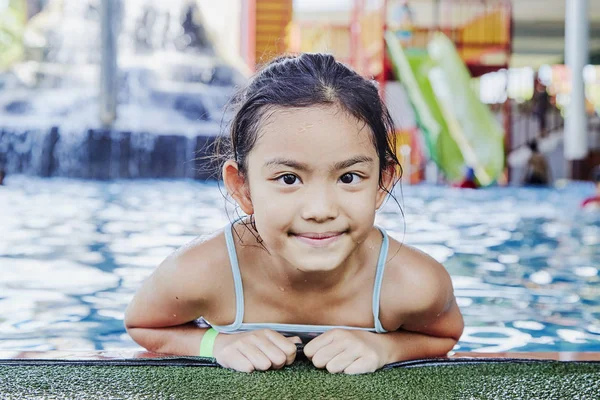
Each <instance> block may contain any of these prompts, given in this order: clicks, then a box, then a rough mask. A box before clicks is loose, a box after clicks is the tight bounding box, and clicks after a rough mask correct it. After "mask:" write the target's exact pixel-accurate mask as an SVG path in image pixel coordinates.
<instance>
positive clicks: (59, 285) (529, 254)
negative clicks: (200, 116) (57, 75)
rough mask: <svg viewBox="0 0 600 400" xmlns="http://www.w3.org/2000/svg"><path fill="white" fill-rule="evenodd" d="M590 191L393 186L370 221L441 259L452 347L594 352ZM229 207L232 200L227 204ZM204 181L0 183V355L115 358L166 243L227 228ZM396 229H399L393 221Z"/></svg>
mask: <svg viewBox="0 0 600 400" xmlns="http://www.w3.org/2000/svg"><path fill="white" fill-rule="evenodd" d="M591 192H592V187H591V185H587V184H583V183H580V184H569V185H567V186H565V187H563V188H554V189H523V188H491V189H485V190H479V191H465V190H458V189H451V188H445V187H436V186H408V187H403V188H402V190H398V191H397V194H398V196H399V199H400V201H401V203H403V210H404V217H403V216H402V215H401V213H400V212H399V210H398V208H397V206H396V205H395V204H394V203H393V202H392V201H388V202H387V204H386V205H385V207H384V208H383V210H382V212H381V213H380V214H379V215H378V217H377V218H378V219H377V222H378V224H380V225H381V226H383V227H385V228H386V229H388V232H389V233H390V234H391V235H392V236H394V237H396V238H397V239H400V240H403V241H404V242H405V243H408V244H411V245H414V246H417V247H419V248H421V249H422V250H424V251H426V252H427V253H429V254H431V255H432V256H434V257H435V258H436V259H438V260H439V261H441V262H443V263H444V265H445V266H446V268H447V269H448V270H449V271H450V273H451V274H452V276H453V281H454V286H455V292H456V296H457V299H458V302H459V305H460V307H461V310H462V312H463V315H464V317H465V323H466V329H465V333H464V335H463V337H462V338H461V341H460V342H459V344H458V346H457V350H460V351H469V350H476V351H483V352H501V351H600V285H599V284H598V283H599V282H600V275H599V273H598V268H599V267H600V216H598V215H594V214H591V213H583V212H581V211H579V210H578V207H579V203H580V202H581V200H582V199H583V198H584V197H585V196H586V195H588V194H590V193H591ZM227 207H228V209H229V210H231V209H232V208H231V205H227ZM225 208H226V202H225V200H224V199H223V196H222V195H221V193H220V191H219V188H218V187H217V185H216V184H215V183H201V182H196V181H188V180H181V181H117V182H94V181H81V180H69V179H39V178H31V177H21V176H10V177H9V178H8V179H7V186H6V187H0V229H1V230H0V350H9V351H11V350H42V351H44V350H104V349H106V350H115V349H124V348H135V347H137V345H136V344H135V343H134V342H133V341H132V340H131V339H130V338H129V337H128V336H127V334H126V333H125V330H124V328H123V313H124V310H125V307H126V305H127V303H128V302H129V300H130V298H131V296H132V295H133V293H134V291H135V290H136V289H137V288H138V287H139V285H140V283H141V281H142V280H143V279H144V278H145V277H146V276H148V275H149V274H150V273H151V271H152V270H153V268H155V267H156V266H157V265H158V264H159V263H160V262H161V261H162V259H163V258H164V257H165V256H166V255H168V254H169V253H170V252H171V251H173V250H174V249H175V248H177V247H178V246H180V245H182V244H184V243H186V242H188V241H189V240H190V239H192V238H194V237H196V236H198V235H205V234H210V233H211V232H213V231H214V230H216V229H218V228H220V227H222V226H224V225H225V224H226V223H228V217H227V214H226V213H225ZM404 222H406V224H404Z"/></svg>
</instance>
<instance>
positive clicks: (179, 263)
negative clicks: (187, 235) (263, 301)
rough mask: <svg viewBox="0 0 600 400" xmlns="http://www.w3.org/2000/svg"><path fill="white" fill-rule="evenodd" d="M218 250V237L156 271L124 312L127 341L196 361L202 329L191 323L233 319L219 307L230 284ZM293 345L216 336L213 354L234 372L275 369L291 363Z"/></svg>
mask: <svg viewBox="0 0 600 400" xmlns="http://www.w3.org/2000/svg"><path fill="white" fill-rule="evenodd" d="M219 246H220V248H219ZM224 246H225V243H224V238H223V236H222V235H221V236H220V237H217V238H214V239H211V240H209V241H208V242H206V243H202V244H201V245H199V246H196V247H194V246H188V248H187V249H182V250H180V251H179V252H177V253H175V254H174V255H173V256H171V257H169V258H168V259H167V260H165V261H164V262H163V263H162V264H161V265H160V266H159V267H158V268H157V270H156V271H155V272H154V273H153V274H152V275H151V276H150V277H149V278H148V279H147V280H146V281H145V282H144V283H143V285H142V287H141V288H140V289H139V290H138V292H137V293H136V294H135V296H134V298H133V300H132V301H131V303H130V304H129V306H128V307H127V311H126V312H125V326H126V328H127V332H128V333H129V334H130V335H131V337H132V338H133V340H135V341H136V342H137V343H138V344H139V345H141V346H143V347H145V348H146V349H147V350H150V351H153V352H157V353H168V354H176V355H191V356H197V355H199V353H200V342H201V341H202V337H203V336H204V334H205V332H206V329H204V328H200V327H199V326H198V325H197V324H196V323H195V320H196V319H198V318H199V317H200V316H207V315H220V316H223V314H224V313H227V312H229V313H231V318H233V316H234V314H235V310H233V309H232V310H229V311H227V307H226V306H223V303H224V301H223V299H227V298H233V297H234V289H233V278H232V277H231V273H230V272H227V271H228V269H227V268H223V266H224V265H227V264H228V263H229V259H228V258H227V252H226V251H225V249H224ZM215 255H216V256H215ZM219 255H224V257H223V256H221V257H219ZM224 271H225V272H224ZM228 285H230V287H229V288H228ZM224 319H227V318H224ZM295 343H300V339H299V338H298V337H292V338H286V337H284V336H283V335H281V334H279V333H277V332H275V331H269V330H261V331H256V332H246V333H237V334H219V335H218V336H217V337H216V339H215V344H214V348H213V354H214V357H215V358H216V360H217V362H218V363H219V364H221V365H223V366H224V367H228V368H232V369H235V370H238V371H245V372H250V371H253V370H266V369H279V368H282V367H283V366H284V365H289V364H291V363H292V362H293V361H294V359H295V358H296V345H295Z"/></svg>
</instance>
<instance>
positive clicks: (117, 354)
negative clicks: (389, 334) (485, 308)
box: [0, 350, 600, 361]
mask: <svg viewBox="0 0 600 400" xmlns="http://www.w3.org/2000/svg"><path fill="white" fill-rule="evenodd" d="M160 357H165V354H158V353H151V352H147V351H136V350H117V351H80V352H78V351H0V359H28V360H31V359H43V360H116V359H132V358H137V359H141V358H160ZM449 358H517V359H536V360H555V361H600V352H566V351H565V352H506V353H475V352H457V353H453V354H451V355H450V356H449Z"/></svg>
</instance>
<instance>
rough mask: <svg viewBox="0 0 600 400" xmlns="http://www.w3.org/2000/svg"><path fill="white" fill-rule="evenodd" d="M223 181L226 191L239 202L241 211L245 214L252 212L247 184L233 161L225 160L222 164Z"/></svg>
mask: <svg viewBox="0 0 600 400" xmlns="http://www.w3.org/2000/svg"><path fill="white" fill-rule="evenodd" d="M223 182H224V183H225V187H226V188H227V192H229V194H230V195H231V197H233V199H234V200H235V201H236V203H238V204H239V206H240V208H241V209H242V211H243V212H245V213H246V214H247V215H251V214H254V207H253V206H252V200H251V199H250V190H249V188H248V184H247V182H246V180H245V179H244V176H243V175H242V174H241V173H240V169H239V166H238V164H237V163H236V162H235V161H233V160H227V161H226V162H225V164H224V165H223Z"/></svg>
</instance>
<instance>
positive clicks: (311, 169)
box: [244, 106, 393, 272]
mask: <svg viewBox="0 0 600 400" xmlns="http://www.w3.org/2000/svg"><path fill="white" fill-rule="evenodd" d="M371 135H372V133H371V131H370V129H369V127H368V126H367V125H365V124H364V123H362V122H359V121H358V120H356V119H355V118H354V117H352V116H350V115H348V114H347V113H345V112H344V111H342V110H340V109H339V108H338V107H335V106H329V107H308V108H299V109H280V110H276V111H275V112H273V113H272V114H271V115H270V116H268V117H267V118H266V120H265V121H264V122H263V123H262V126H261V129H260V131H259V134H258V139H257V141H256V143H255V145H254V148H253V149H252V150H251V152H250V153H249V155H248V157H247V162H248V166H247V167H248V173H247V180H246V182H244V185H245V187H246V188H247V189H248V192H249V195H248V203H247V204H248V205H249V207H250V208H251V209H249V210H244V211H246V212H248V211H250V212H251V213H252V212H253V213H254V217H255V221H256V228H257V230H258V233H259V234H260V236H261V238H262V239H263V241H264V245H265V246H266V247H267V249H268V250H269V251H270V253H271V254H272V255H273V256H275V257H281V258H283V259H284V260H285V261H286V262H287V263H289V264H290V265H292V266H293V267H295V268H296V269H298V270H301V271H305V272H311V271H329V270H333V269H335V268H337V267H338V266H340V265H341V264H342V263H343V262H344V261H345V260H346V259H347V258H348V257H349V256H350V254H351V253H352V252H353V251H354V250H355V249H356V248H357V246H358V245H359V244H360V243H362V242H363V241H364V240H365V239H366V238H367V236H368V234H369V233H370V232H371V230H372V227H373V223H374V220H375V211H376V209H377V208H379V206H381V204H382V202H383V200H384V199H385V195H386V193H385V191H383V190H381V189H380V188H379V157H378V155H377V152H376V150H375V146H374V145H373V142H372V139H371ZM392 178H393V176H391V175H390V176H388V174H384V181H386V180H387V181H388V183H391V179H392ZM386 186H387V185H386ZM388 187H389V186H388Z"/></svg>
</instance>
